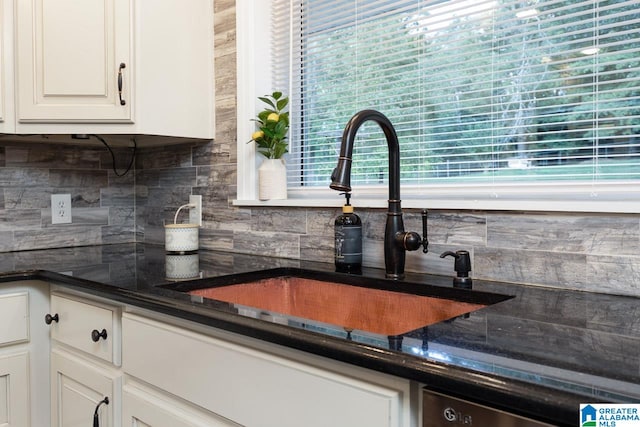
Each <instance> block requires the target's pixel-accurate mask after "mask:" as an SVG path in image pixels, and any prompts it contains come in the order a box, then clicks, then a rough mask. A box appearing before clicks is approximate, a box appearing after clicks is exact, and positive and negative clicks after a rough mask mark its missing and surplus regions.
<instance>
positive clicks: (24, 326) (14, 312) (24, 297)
mask: <svg viewBox="0 0 640 427" xmlns="http://www.w3.org/2000/svg"><path fill="white" fill-rule="evenodd" d="M25 341H29V294H28V293H27V292H17V293H11V294H5V295H0V346H3V345H9V344H15V343H19V342H25Z"/></svg>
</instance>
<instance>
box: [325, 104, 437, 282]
mask: <svg viewBox="0 0 640 427" xmlns="http://www.w3.org/2000/svg"><path fill="white" fill-rule="evenodd" d="M369 120H372V121H374V122H376V123H377V124H378V125H379V126H380V128H381V129H382V131H383V132H384V135H385V137H386V139H387V146H388V150H389V208H388V210H387V224H386V227H385V231H384V263H385V268H386V276H387V277H388V278H391V279H396V280H401V279H402V278H404V264H405V252H406V251H415V250H417V249H418V248H420V246H422V247H423V252H425V253H426V252H427V251H428V245H429V242H428V241H427V235H426V231H427V230H426V229H427V226H426V220H427V212H426V211H423V213H422V220H423V232H424V238H422V237H420V235H419V234H418V233H415V232H413V231H404V223H403V221H402V208H401V206H400V145H399V144H398V136H397V135H396V131H395V129H394V128H393V125H392V124H391V122H390V121H389V119H388V118H387V117H386V116H385V115H383V114H382V113H380V112H378V111H375V110H362V111H360V112H358V113H356V114H355V115H354V116H353V117H352V118H351V120H349V122H348V123H347V126H346V127H345V129H344V132H343V133H342V144H341V146H340V157H339V158H338V166H336V168H335V169H334V170H333V173H332V174H331V181H332V182H331V185H330V187H331V188H332V189H334V190H338V191H346V192H351V157H352V155H353V143H354V141H355V138H356V133H357V132H358V129H360V126H362V124H363V123H364V122H366V121H369Z"/></svg>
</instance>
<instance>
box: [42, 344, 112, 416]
mask: <svg viewBox="0 0 640 427" xmlns="http://www.w3.org/2000/svg"><path fill="white" fill-rule="evenodd" d="M119 386H120V379H119V377H118V376H117V373H115V372H111V371H110V370H108V369H106V368H102V367H99V366H97V365H94V364H92V363H90V362H88V361H86V360H84V359H80V358H77V357H75V356H73V355H71V354H66V353H64V352H62V351H61V350H59V349H54V350H52V351H51V427H88V426H93V425H94V424H93V416H94V413H95V412H96V408H97V411H98V417H99V425H100V427H112V426H113V425H114V419H115V417H114V407H116V406H117V405H118V402H116V401H114V396H117V395H118V393H117V389H118V387H119ZM105 397H106V398H108V399H109V403H108V404H101V405H99V404H100V402H102V401H103V400H104V398H105ZM98 405H99V407H98Z"/></svg>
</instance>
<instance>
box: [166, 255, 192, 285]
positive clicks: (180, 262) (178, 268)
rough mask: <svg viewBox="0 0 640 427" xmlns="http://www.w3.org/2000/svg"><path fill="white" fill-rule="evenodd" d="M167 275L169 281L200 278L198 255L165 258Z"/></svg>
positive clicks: (168, 256) (167, 256)
mask: <svg viewBox="0 0 640 427" xmlns="http://www.w3.org/2000/svg"><path fill="white" fill-rule="evenodd" d="M164 267H165V270H164V271H165V275H166V277H167V279H169V280H188V279H195V278H198V277H200V258H199V255H198V254H188V255H177V254H173V255H172V254H167V255H166V256H165V266H164Z"/></svg>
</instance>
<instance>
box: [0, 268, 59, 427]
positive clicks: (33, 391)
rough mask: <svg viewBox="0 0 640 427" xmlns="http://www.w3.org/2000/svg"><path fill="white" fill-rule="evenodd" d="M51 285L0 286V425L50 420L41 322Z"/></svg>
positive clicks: (44, 332) (24, 425) (46, 346)
mask: <svg viewBox="0 0 640 427" xmlns="http://www.w3.org/2000/svg"><path fill="white" fill-rule="evenodd" d="M47 305H48V285H47V284H46V283H44V282H40V281H36V280H33V281H28V282H16V283H3V284H2V287H1V288H0V426H2V427H30V426H34V427H39V426H43V425H47V424H48V419H49V383H48V368H49V341H48V339H47V329H46V327H45V325H44V322H43V321H42V319H43V316H44V313H45V312H46V310H47V308H48V307H47Z"/></svg>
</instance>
